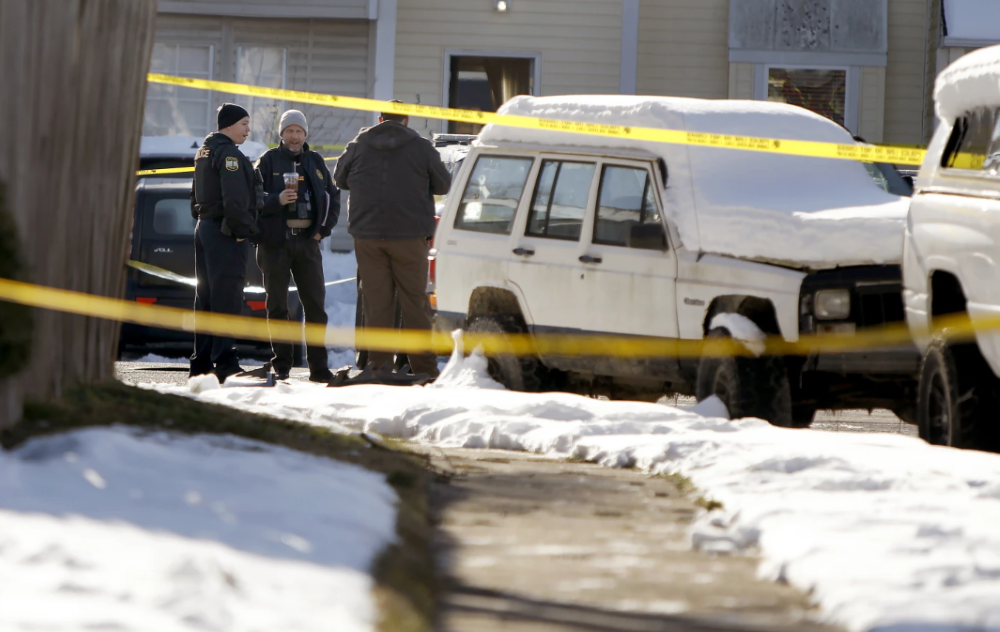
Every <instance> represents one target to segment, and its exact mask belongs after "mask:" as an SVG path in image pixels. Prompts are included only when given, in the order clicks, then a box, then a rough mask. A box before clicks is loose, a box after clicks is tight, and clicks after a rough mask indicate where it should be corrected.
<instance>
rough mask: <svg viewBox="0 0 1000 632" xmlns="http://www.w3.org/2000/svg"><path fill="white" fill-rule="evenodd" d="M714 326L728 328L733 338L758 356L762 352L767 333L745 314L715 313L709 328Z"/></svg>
mask: <svg viewBox="0 0 1000 632" xmlns="http://www.w3.org/2000/svg"><path fill="white" fill-rule="evenodd" d="M716 327H725V328H726V329H728V330H729V333H730V335H731V336H732V337H733V338H735V339H736V340H739V341H740V342H742V343H743V345H744V346H745V347H746V348H747V349H749V350H750V351H751V352H752V353H753V354H754V355H755V356H757V357H758V358H759V357H760V356H761V354H762V353H764V349H765V345H764V341H765V340H767V334H765V333H764V332H763V331H761V329H760V327H758V326H757V323H755V322H753V321H752V320H750V319H749V318H747V317H746V316H743V315H741V314H716V315H715V316H714V317H712V323H711V325H709V329H715V328H716Z"/></svg>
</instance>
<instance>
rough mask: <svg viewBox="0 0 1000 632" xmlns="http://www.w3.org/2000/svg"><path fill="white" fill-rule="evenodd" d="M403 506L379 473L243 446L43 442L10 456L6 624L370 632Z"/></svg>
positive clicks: (1, 491)
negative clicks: (381, 562)
mask: <svg viewBox="0 0 1000 632" xmlns="http://www.w3.org/2000/svg"><path fill="white" fill-rule="evenodd" d="M211 392H218V389H216V390H208V391H203V393H211ZM396 500H397V498H396V494H395V492H394V491H393V490H392V488H391V487H389V486H388V484H386V482H385V481H384V478H383V477H382V476H381V475H379V474H376V473H373V472H369V471H367V470H364V469H361V468H359V467H356V466H353V465H348V464H344V463H338V462H336V461H332V460H329V459H323V458H320V457H315V456H311V455H306V454H302V453H299V452H294V451H292V450H287V449H284V448H279V447H275V446H270V445H267V444H262V443H259V442H254V441H247V440H243V439H237V438H233V437H220V436H208V435H201V436H180V435H170V434H166V433H156V434H149V433H141V432H139V431H135V430H129V429H123V428H100V429H89V430H80V431H76V432H71V433H66V434H61V435H55V436H51V437H41V438H36V439H33V440H31V441H29V442H28V443H26V444H25V445H23V446H21V447H20V448H18V449H16V450H13V451H11V452H4V451H0V586H3V597H2V598H0V604H2V607H0V628H2V629H11V628H14V629H46V630H80V629H115V630H118V629H130V630H181V629H185V630H187V629H194V628H198V629H210V630H233V631H244V630H247V631H249V630H303V631H307V630H316V631H317V632H319V631H326V630H330V629H333V628H335V629H337V630H343V631H346V632H367V631H370V630H373V629H374V627H375V623H376V620H377V611H376V606H375V602H374V599H373V597H372V587H373V582H372V579H371V577H370V575H369V573H370V568H371V565H372V563H373V561H374V559H375V557H376V555H378V553H379V552H380V551H381V550H382V549H383V548H384V547H385V546H386V545H387V544H389V543H390V542H392V541H393V540H394V538H395V523H396V510H395V503H396Z"/></svg>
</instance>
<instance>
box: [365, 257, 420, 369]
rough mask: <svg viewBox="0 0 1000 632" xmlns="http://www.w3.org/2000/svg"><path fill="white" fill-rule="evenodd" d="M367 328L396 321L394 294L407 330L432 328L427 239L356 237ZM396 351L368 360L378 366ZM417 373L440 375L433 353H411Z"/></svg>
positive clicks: (379, 353) (374, 353)
mask: <svg viewBox="0 0 1000 632" xmlns="http://www.w3.org/2000/svg"><path fill="white" fill-rule="evenodd" d="M354 254H355V256H356V257H357V258H358V274H359V275H360V276H361V295H362V297H363V300H364V310H365V327H371V328H373V329H391V328H392V327H393V324H394V320H395V315H396V310H395V301H394V298H395V295H396V294H397V293H398V295H399V305H400V307H401V308H402V312H403V327H404V328H406V329H422V330H427V331H429V330H430V328H431V303H430V300H429V299H428V298H427V240H426V239H355V240H354ZM392 357H393V354H392V353H391V352H387V351H371V352H369V354H368V361H369V363H370V364H374V365H375V366H376V367H380V366H382V365H383V364H385V363H386V362H392ZM409 357H410V368H411V369H412V370H413V372H414V373H428V374H430V375H434V376H436V375H437V374H438V369H437V358H436V357H435V356H434V354H432V353H423V354H416V353H411V354H409Z"/></svg>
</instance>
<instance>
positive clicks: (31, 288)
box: [0, 279, 1000, 358]
mask: <svg viewBox="0 0 1000 632" xmlns="http://www.w3.org/2000/svg"><path fill="white" fill-rule="evenodd" d="M0 300H5V301H9V302H12V303H19V304H21V305H27V306H31V307H38V308H42V309H49V310H53V311H59V312H65V313H69V314H78V315H81V316H90V317H93V318H101V319H105V320H115V321H118V322H123V323H134V324H138V325H146V326H150V327H159V328H163V329H173V330H179V331H189V332H194V331H195V327H196V326H197V331H198V332H199V333H202V334H210V335H219V336H229V337H234V338H238V339H243V340H261V341H265V342H266V341H268V340H273V341H280V342H291V343H299V342H301V341H302V340H303V338H304V339H305V341H306V342H307V343H308V344H311V345H317V346H327V347H339V348H351V347H357V348H367V349H373V350H377V351H399V352H407V353H420V352H428V351H429V352H433V353H436V354H438V355H442V354H446V353H450V352H451V350H452V349H453V347H454V342H453V340H452V338H451V337H450V336H449V335H448V334H445V333H441V332H428V331H412V330H403V331H400V330H395V329H357V330H355V329H354V328H327V327H324V326H321V325H309V324H307V325H305V327H304V330H303V325H302V324H301V323H298V322H291V321H285V322H271V323H268V322H266V321H264V320H263V319H260V318H251V317H246V316H230V315H225V314H214V313H209V312H195V311H194V310H193V309H180V308H174V307H163V306H155V305H145V304H141V303H133V302H131V301H125V300H122V299H116V298H108V297H105V296H95V295H92V294H84V293H81V292H74V291H70V290H62V289H58V288H52V287H44V286H39V285H33V284H30V283H23V282H20V281H12V280H10V279H0ZM998 328H1000V317H994V318H988V319H982V320H979V321H977V322H976V323H975V324H973V323H972V322H971V321H970V320H969V318H968V316H966V315H964V314H962V315H957V316H954V317H947V318H942V319H940V320H939V321H938V327H937V328H936V330H935V332H933V333H935V334H943V335H945V336H947V337H948V338H949V339H952V340H970V339H972V338H973V337H974V336H975V334H976V332H977V331H980V332H981V331H989V330H994V329H998ZM303 331H304V333H303ZM463 344H464V346H465V348H466V349H474V348H476V347H477V346H480V345H481V346H482V347H483V350H484V352H485V353H486V355H497V354H503V353H513V354H516V355H541V356H545V355H553V356H593V357H609V356H610V357H627V358H665V357H676V358H698V357H703V356H705V357H728V356H750V355H753V354H752V353H751V352H750V351H749V350H748V349H747V347H746V346H745V345H744V344H742V343H740V342H738V341H736V340H729V339H719V338H712V339H706V340H675V339H662V338H643V337H637V336H622V335H600V336H598V335H571V334H547V335H545V336H537V337H536V336H532V335H530V334H516V335H515V334H510V335H497V334H475V333H465V334H464V335H463ZM910 344H911V337H910V332H909V330H908V329H907V327H906V325H904V324H897V325H891V326H886V327H878V328H871V329H866V330H862V331H860V332H858V333H857V334H855V335H853V336H835V335H829V336H821V335H810V336H803V337H801V338H800V339H799V340H798V341H794V342H790V341H786V340H784V339H783V338H781V337H780V336H769V337H768V338H767V340H765V345H766V347H765V348H766V353H767V354H768V355H783V356H808V355H811V354H818V353H840V352H850V351H862V350H867V349H874V348H879V347H900V346H904V345H910Z"/></svg>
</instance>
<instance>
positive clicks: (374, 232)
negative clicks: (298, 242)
mask: <svg viewBox="0 0 1000 632" xmlns="http://www.w3.org/2000/svg"><path fill="white" fill-rule="evenodd" d="M333 178H334V181H335V182H336V183H337V186H339V187H340V188H341V189H346V190H348V191H350V192H351V196H350V198H348V202H347V209H348V210H347V217H348V220H349V222H350V224H349V226H348V232H350V233H351V235H353V236H354V237H356V238H358V239H417V238H420V237H431V236H433V235H434V196H435V195H445V194H447V193H448V189H449V187H450V186H451V175H450V174H449V173H448V168H447V167H445V165H444V163H443V162H441V156H440V154H438V152H437V150H436V149H434V145H432V144H431V142H430V141H429V140H427V139H425V138H421V137H420V135H419V134H417V132H415V131H413V130H412V129H410V128H408V127H406V126H405V125H402V124H400V123H395V122H392V121H386V122H385V123H380V124H378V125H376V126H375V127H371V128H368V129H363V130H361V133H360V134H358V137H357V138H355V139H354V140H352V141H351V142H350V143H348V145H347V148H346V149H345V150H344V154H343V155H342V156H341V157H340V160H339V161H338V162H337V169H336V171H334V174H333Z"/></svg>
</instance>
